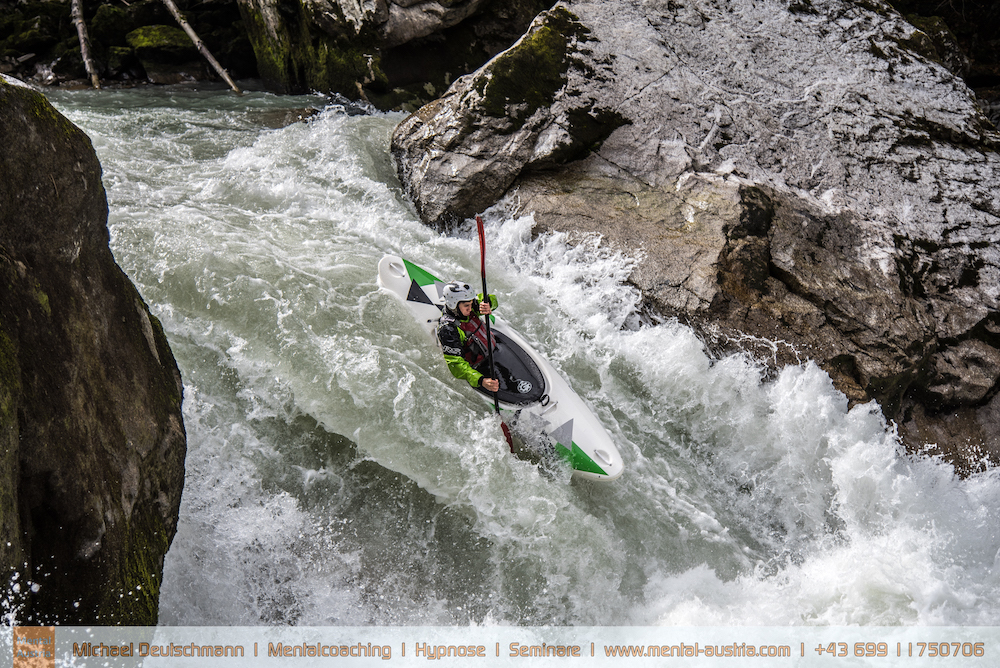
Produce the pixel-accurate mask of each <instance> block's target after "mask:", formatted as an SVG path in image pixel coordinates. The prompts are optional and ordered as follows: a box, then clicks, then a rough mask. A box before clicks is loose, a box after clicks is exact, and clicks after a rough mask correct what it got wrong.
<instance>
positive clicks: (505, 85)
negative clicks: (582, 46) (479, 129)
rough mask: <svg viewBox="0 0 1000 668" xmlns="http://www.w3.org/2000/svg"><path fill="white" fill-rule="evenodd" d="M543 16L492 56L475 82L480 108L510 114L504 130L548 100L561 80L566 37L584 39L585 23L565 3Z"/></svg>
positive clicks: (566, 58)
mask: <svg viewBox="0 0 1000 668" xmlns="http://www.w3.org/2000/svg"><path fill="white" fill-rule="evenodd" d="M543 16H545V21H544V22H542V23H541V24H536V26H535V27H534V28H533V29H532V30H531V32H529V33H528V34H527V35H525V36H524V38H522V40H521V41H520V42H518V43H517V44H515V45H514V46H513V47H511V49H509V50H508V51H507V52H506V53H504V54H503V55H501V56H499V57H498V58H497V59H496V60H494V61H493V62H492V63H491V64H490V65H489V66H488V67H487V69H486V71H485V73H484V74H483V75H481V76H480V77H479V80H478V81H477V84H476V88H477V90H478V92H479V94H480V95H481V96H482V102H481V103H480V104H481V108H482V110H483V112H484V113H486V114H487V115H489V116H492V117H494V118H509V119H510V121H511V125H510V127H509V128H508V131H509V132H515V131H517V130H518V129H519V128H520V127H521V126H522V125H524V122H525V121H526V120H527V119H528V118H529V117H530V116H531V115H532V114H533V113H535V111H537V110H538V109H540V108H542V107H547V106H549V105H551V104H552V102H553V100H555V95H556V92H557V91H559V89H560V88H562V87H563V86H565V85H566V72H567V71H568V70H569V67H570V63H571V53H570V50H569V45H570V43H571V40H572V39H573V38H576V41H578V42H580V41H586V40H587V39H589V38H588V34H589V32H590V29H589V28H587V27H586V26H584V25H583V24H582V23H580V20H579V19H578V18H577V17H576V16H575V15H574V14H572V13H571V12H569V11H567V10H566V9H564V8H562V7H557V8H555V9H553V10H551V11H548V12H545V13H544V14H543Z"/></svg>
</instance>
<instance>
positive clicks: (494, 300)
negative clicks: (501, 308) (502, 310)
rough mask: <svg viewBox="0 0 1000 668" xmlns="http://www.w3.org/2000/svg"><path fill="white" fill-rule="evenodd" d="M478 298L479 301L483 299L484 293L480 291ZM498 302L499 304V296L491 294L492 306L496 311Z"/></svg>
mask: <svg viewBox="0 0 1000 668" xmlns="http://www.w3.org/2000/svg"><path fill="white" fill-rule="evenodd" d="M476 299H478V300H479V301H483V294H482V293H479V294H478V295H476ZM497 304H499V302H498V301H497V296H496V295H490V308H491V309H493V310H494V311H495V310H496V308H497Z"/></svg>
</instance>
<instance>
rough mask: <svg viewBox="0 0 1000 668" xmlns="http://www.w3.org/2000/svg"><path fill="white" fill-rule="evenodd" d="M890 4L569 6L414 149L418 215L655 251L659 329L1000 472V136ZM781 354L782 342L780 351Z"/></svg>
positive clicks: (409, 157)
mask: <svg viewBox="0 0 1000 668" xmlns="http://www.w3.org/2000/svg"><path fill="white" fill-rule="evenodd" d="M926 43H927V39H926V35H924V34H923V33H920V32H919V31H917V30H916V29H915V28H914V27H913V26H911V25H910V24H908V23H906V22H905V21H903V20H902V18H901V17H900V16H899V15H898V14H897V13H896V12H895V11H894V10H893V9H892V8H891V7H889V6H888V5H887V4H884V3H881V2H878V1H876V0H869V1H867V2H864V3H855V2H847V1H844V0H811V1H810V0H806V1H804V2H793V3H791V4H790V5H786V4H784V3H768V2H765V3H760V2H749V1H742V2H741V1H738V0H690V1H686V2H675V1H673V0H623V1H622V2H616V3H601V2H585V1H567V2H560V3H559V4H558V5H556V6H555V7H554V8H553V9H552V10H550V11H548V12H545V13H543V14H541V15H540V16H539V18H538V19H537V20H536V21H535V23H533V24H532V26H531V28H530V29H529V31H528V33H527V34H526V35H525V36H524V37H523V38H522V39H521V40H520V41H519V42H518V43H516V44H515V45H514V46H513V47H511V49H509V50H508V51H506V52H504V53H503V54H501V55H499V56H497V57H496V58H495V59H493V60H492V61H490V62H489V63H487V64H486V65H485V66H484V67H483V68H481V69H480V70H478V71H477V72H475V73H474V74H471V75H469V76H467V77H463V78H462V79H459V80H458V81H456V82H455V84H454V85H453V86H452V87H451V88H450V89H449V90H448V92H447V93H446V94H445V95H444V96H443V97H442V98H440V99H439V100H437V101H435V102H433V103H431V104H429V105H427V106H425V107H423V108H421V109H420V110H419V111H418V112H417V113H415V114H414V115H412V116H411V117H410V118H408V119H407V120H406V121H404V122H403V123H402V124H400V126H399V127H398V128H397V130H396V132H395V134H394V136H393V140H392V151H393V156H394V158H395V160H396V164H397V169H398V172H399V175H400V178H401V180H402V182H403V184H404V187H405V188H406V189H407V191H408V192H409V194H410V195H411V197H412V199H413V201H414V202H415V204H416V207H417V210H418V211H419V213H420V215H421V217H422V218H423V219H424V220H425V221H426V222H428V223H430V224H432V225H438V226H444V225H447V224H449V223H450V222H451V221H454V220H460V219H463V218H466V217H468V216H470V215H472V214H473V213H475V212H476V211H481V210H483V209H485V208H486V207H488V206H490V205H492V204H494V203H496V202H497V201H499V200H501V199H504V198H506V199H505V201H506V202H507V203H508V204H509V205H510V206H514V205H515V204H516V205H517V206H519V207H520V209H521V210H522V211H523V212H525V213H529V212H534V214H535V220H536V223H537V225H538V227H539V228H540V229H542V230H545V229H556V230H566V231H575V232H581V233H599V234H602V235H603V237H604V239H605V241H606V242H607V243H610V244H613V245H615V246H618V247H620V248H623V249H625V250H627V251H629V252H632V253H641V254H642V255H643V257H644V258H645V261H644V262H642V263H640V264H639V266H638V268H637V270H636V271H635V273H634V275H633V276H632V280H633V281H634V282H635V284H636V285H637V286H639V287H640V288H641V289H642V291H643V294H644V295H645V298H646V299H647V301H648V303H649V304H650V305H651V306H652V307H654V308H655V309H657V310H658V311H660V312H662V313H666V314H672V315H677V316H678V317H680V318H682V319H684V320H686V321H689V322H691V323H692V324H694V325H696V326H698V327H700V328H701V330H702V331H703V332H704V333H705V334H706V336H707V337H709V338H710V339H711V341H712V342H713V343H714V344H716V345H719V346H720V347H727V348H732V347H747V346H749V347H753V346H754V345H755V344H754V342H757V344H761V345H763V346H764V347H765V349H768V350H773V351H774V352H773V353H771V354H774V357H775V361H776V362H777V363H779V364H781V363H786V362H795V361H796V360H799V359H805V358H807V357H808V358H812V359H815V360H817V361H818V362H819V363H820V364H821V365H822V366H823V367H824V368H826V369H827V370H828V371H829V372H830V374H831V376H832V377H833V378H834V380H835V382H836V383H837V384H838V386H839V387H840V388H841V389H842V390H843V391H844V392H845V393H846V394H848V396H849V397H850V398H851V399H852V400H855V401H865V400H868V399H870V398H874V399H877V400H878V401H879V402H880V404H881V405H882V408H883V411H884V412H885V413H886V415H887V416H889V417H891V418H894V419H896V420H897V421H898V422H899V424H900V426H901V432H902V433H903V435H904V438H905V440H906V441H907V442H908V443H909V444H911V445H913V446H915V447H920V446H921V445H922V444H925V443H927V444H935V447H936V448H937V449H939V450H941V451H943V452H946V453H947V454H949V456H951V457H953V459H954V461H956V463H958V464H959V465H960V466H961V467H963V468H964V469H970V468H977V467H979V466H981V465H982V463H983V458H984V457H986V456H990V457H993V458H994V460H997V459H998V458H1000V436H998V434H1000V429H998V427H1000V422H998V420H1000V399H996V398H995V397H996V394H997V386H996V381H997V379H998V377H1000V313H998V300H1000V280H998V279H1000V251H998V250H997V246H996V242H997V240H998V236H1000V156H998V153H997V148H998V146H1000V134H998V132H997V129H996V128H995V127H994V126H993V125H992V124H991V123H990V122H989V121H988V120H987V119H986V118H985V117H984V116H983V114H982V112H981V110H980V108H979V107H978V106H977V104H976V102H975V96H974V95H973V94H972V93H971V91H970V90H969V89H968V88H967V87H966V86H965V84H964V83H963V82H962V80H960V79H958V78H956V77H955V76H954V75H953V74H952V73H951V72H949V71H948V70H947V69H946V68H945V67H943V66H942V65H941V64H939V63H938V62H936V61H935V60H933V59H931V58H930V55H931V54H928V53H926V52H924V51H923V50H922V45H926ZM778 341H780V342H781V343H780V344H779V343H775V342H778Z"/></svg>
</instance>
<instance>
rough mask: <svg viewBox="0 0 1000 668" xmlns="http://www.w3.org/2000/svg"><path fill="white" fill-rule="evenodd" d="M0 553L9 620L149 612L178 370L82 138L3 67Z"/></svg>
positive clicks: (161, 536)
mask: <svg viewBox="0 0 1000 668" xmlns="http://www.w3.org/2000/svg"><path fill="white" fill-rule="evenodd" d="M0 144H2V145H3V147H4V148H3V151H0V285H2V289H0V528H2V531H3V534H2V535H3V540H2V541H0V565H2V568H3V571H4V573H3V575H4V577H5V578H7V577H9V578H11V579H9V580H6V581H7V582H10V583H11V587H10V589H8V590H7V594H6V597H8V600H7V601H5V603H6V604H7V605H6V606H4V609H5V610H8V609H9V607H8V606H11V605H12V606H13V607H14V609H15V611H16V612H15V616H16V619H17V621H18V622H20V623H31V624H49V623H62V624H93V623H97V624H136V625H147V624H155V623H156V619H157V607H158V600H159V588H160V580H161V575H162V567H163V557H164V555H165V553H166V551H167V548H168V547H169V545H170V541H171V540H172V538H173V535H174V532H175V530H176V523H177V511H178V507H179V504H180V497H181V490H182V487H183V481H184V456H185V450H186V447H185V436H184V426H183V423H182V418H181V379H180V374H179V372H178V370H177V365H176V363H175V362H174V358H173V355H172V354H171V352H170V348H169V346H168V345H167V340H166V338H165V337H164V334H163V330H162V329H161V328H160V324H159V322H158V321H157V319H156V318H155V317H153V316H152V315H150V313H149V310H148V308H147V307H146V305H145V303H144V302H143V300H142V298H141V297H140V296H139V294H138V292H137V291H136V289H135V287H134V286H133V285H132V283H131V282H130V281H129V279H128V277H127V276H125V274H124V273H123V272H122V271H121V269H120V268H119V267H118V265H117V264H115V261H114V258H113V257H112V255H111V251H110V249H109V248H108V229H107V217H108V205H107V200H106V197H105V192H104V187H103V185H102V184H101V167H100V164H99V163H98V160H97V156H96V154H95V153H94V149H93V147H92V146H91V143H90V140H89V139H88V138H87V136H86V135H85V134H84V133H83V132H82V131H80V130H79V129H78V128H77V127H75V126H74V125H73V124H72V123H70V122H69V121H68V120H66V118H64V117H63V116H62V115H60V114H59V113H58V112H57V111H56V110H55V109H54V108H53V107H52V106H51V105H50V104H49V103H48V101H47V100H46V99H45V98H44V97H43V96H42V95H41V94H39V93H37V92H35V91H33V90H31V89H29V88H27V87H25V86H23V85H21V84H20V83H19V82H17V81H16V80H14V79H10V78H8V77H5V76H2V75H0Z"/></svg>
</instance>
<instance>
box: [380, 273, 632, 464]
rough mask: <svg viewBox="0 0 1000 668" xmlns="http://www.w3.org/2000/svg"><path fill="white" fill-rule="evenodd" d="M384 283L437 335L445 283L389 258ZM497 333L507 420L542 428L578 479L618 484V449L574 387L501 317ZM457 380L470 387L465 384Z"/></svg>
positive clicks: (497, 357) (486, 395) (489, 397)
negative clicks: (616, 480) (616, 482)
mask: <svg viewBox="0 0 1000 668" xmlns="http://www.w3.org/2000/svg"><path fill="white" fill-rule="evenodd" d="M378 284H379V285H380V286H381V287H382V288H384V289H386V290H388V291H390V292H392V293H393V294H395V295H396V296H397V297H399V298H400V299H402V300H404V301H405V302H406V305H407V306H408V307H409V309H410V312H411V313H413V316H414V317H415V318H416V319H417V321H418V322H419V323H420V324H421V325H422V326H423V327H424V329H425V330H426V331H427V332H428V333H429V334H430V335H431V336H434V333H435V329H436V327H437V321H438V318H439V317H440V316H441V311H442V309H443V308H444V298H443V296H442V292H441V290H442V288H443V287H444V285H445V283H444V282H443V281H441V280H440V279H439V278H437V277H435V276H434V275H433V274H431V273H429V272H427V271H425V270H424V269H421V268H420V267H418V266H417V265H415V264H413V263H412V262H409V261H407V260H404V259H403V258H401V257H398V256H395V255H386V256H385V257H383V258H382V259H381V260H380V261H379V263H378ZM491 329H492V332H493V335H494V337H495V339H496V348H495V349H494V352H493V357H494V364H495V366H496V371H497V377H498V378H499V380H500V391H499V392H498V393H497V399H498V401H499V404H500V409H501V411H507V412H508V413H507V415H508V416H509V417H507V419H508V420H510V419H512V418H514V417H515V416H516V418H517V422H519V423H520V422H522V421H524V422H526V423H527V424H532V425H537V426H538V427H539V428H540V429H541V431H542V432H543V433H544V434H545V435H546V436H548V439H549V440H550V441H551V443H552V444H553V446H554V448H555V451H556V452H557V453H559V455H561V456H562V457H563V459H565V460H566V461H568V462H569V464H570V466H571V467H572V468H573V475H574V477H580V478H586V479H590V480H614V479H615V478H617V477H618V476H620V475H621V474H622V471H623V470H624V467H623V465H622V458H621V455H620V454H619V453H618V448H616V447H615V444H614V442H613V441H612V440H611V437H610V436H609V435H608V432H607V431H606V430H605V429H604V426H603V425H602V424H601V423H600V421H599V420H598V419H597V417H596V416H595V415H594V413H593V412H592V411H591V410H590V408H589V407H588V406H587V404H585V403H584V402H583V400H582V399H581V398H580V397H579V396H578V395H577V394H576V392H574V391H573V389H572V388H571V387H570V386H569V383H567V382H566V380H565V379H564V378H563V377H562V376H561V375H560V374H559V373H558V372H557V371H556V370H555V368H554V367H553V366H552V364H550V363H549V361H548V360H546V359H545V358H544V357H542V356H541V355H539V354H538V353H537V352H536V351H535V350H533V349H532V347H531V346H530V345H529V344H528V343H527V342H526V341H525V340H524V339H523V338H522V337H521V336H520V335H519V334H518V333H517V332H516V331H514V330H513V329H512V328H511V327H510V325H508V324H507V323H505V322H504V321H503V319H501V318H499V317H497V316H496V314H494V320H493V321H492V323H491ZM436 339H437V337H436V336H435V340H436ZM441 362H442V364H443V363H444V359H443V358H442V360H441ZM456 382H461V383H462V384H463V385H466V386H468V383H465V381H457V379H456ZM469 389H470V390H471V389H472V388H471V387H470V388H469ZM477 391H478V392H479V394H480V395H481V396H482V397H483V398H484V399H486V400H487V401H489V402H490V403H491V404H492V403H493V394H492V393H490V392H487V391H486V390H483V389H482V388H479V389H478V390H477Z"/></svg>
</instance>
